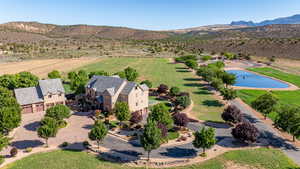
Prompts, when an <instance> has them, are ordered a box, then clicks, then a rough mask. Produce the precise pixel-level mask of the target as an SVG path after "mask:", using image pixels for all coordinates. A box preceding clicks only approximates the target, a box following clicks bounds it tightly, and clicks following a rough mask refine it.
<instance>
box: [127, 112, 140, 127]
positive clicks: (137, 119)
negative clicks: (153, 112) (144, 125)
mask: <svg viewBox="0 0 300 169" xmlns="http://www.w3.org/2000/svg"><path fill="white" fill-rule="evenodd" d="M142 120H143V116H142V115H141V113H139V112H133V113H132V114H131V118H130V120H129V121H130V122H132V123H135V124H136V123H139V122H141V121H142Z"/></svg>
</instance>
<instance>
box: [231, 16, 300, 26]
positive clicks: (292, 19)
mask: <svg viewBox="0 0 300 169" xmlns="http://www.w3.org/2000/svg"><path fill="white" fill-rule="evenodd" d="M274 24H300V14H297V15H293V16H289V17H282V18H276V19H273V20H264V21H262V22H257V23H255V22H253V21H233V22H231V23H230V26H265V25H274Z"/></svg>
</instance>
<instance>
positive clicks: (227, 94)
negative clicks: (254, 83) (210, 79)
mask: <svg viewBox="0 0 300 169" xmlns="http://www.w3.org/2000/svg"><path fill="white" fill-rule="evenodd" d="M220 92H221V95H222V96H223V98H224V100H233V99H235V98H236V97H237V92H236V90H234V89H230V88H223V89H222V90H220Z"/></svg>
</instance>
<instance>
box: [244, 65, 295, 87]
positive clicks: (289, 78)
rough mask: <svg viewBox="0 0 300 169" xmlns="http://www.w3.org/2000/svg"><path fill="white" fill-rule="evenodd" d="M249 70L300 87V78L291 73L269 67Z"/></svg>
mask: <svg viewBox="0 0 300 169" xmlns="http://www.w3.org/2000/svg"><path fill="white" fill-rule="evenodd" d="M248 70H250V71H253V72H257V73H260V74H263V75H267V76H271V77H274V78H277V79H280V80H283V81H286V82H290V83H292V84H294V85H296V86H298V87H300V76H298V75H294V74H290V73H285V72H282V71H280V70H276V69H273V68H269V67H262V68H249V69H248Z"/></svg>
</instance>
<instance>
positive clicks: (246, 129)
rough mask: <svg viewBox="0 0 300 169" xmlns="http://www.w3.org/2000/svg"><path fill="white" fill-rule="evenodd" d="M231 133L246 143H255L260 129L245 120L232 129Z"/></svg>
mask: <svg viewBox="0 0 300 169" xmlns="http://www.w3.org/2000/svg"><path fill="white" fill-rule="evenodd" d="M231 134H232V135H233V137H234V138H236V139H238V140H241V141H243V142H246V143H255V142H256V140H257V137H258V136H259V131H258V129H257V128H256V127H255V126H254V125H253V124H251V123H250V122H243V123H241V124H238V125H237V126H236V127H235V128H234V129H232V131H231Z"/></svg>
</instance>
